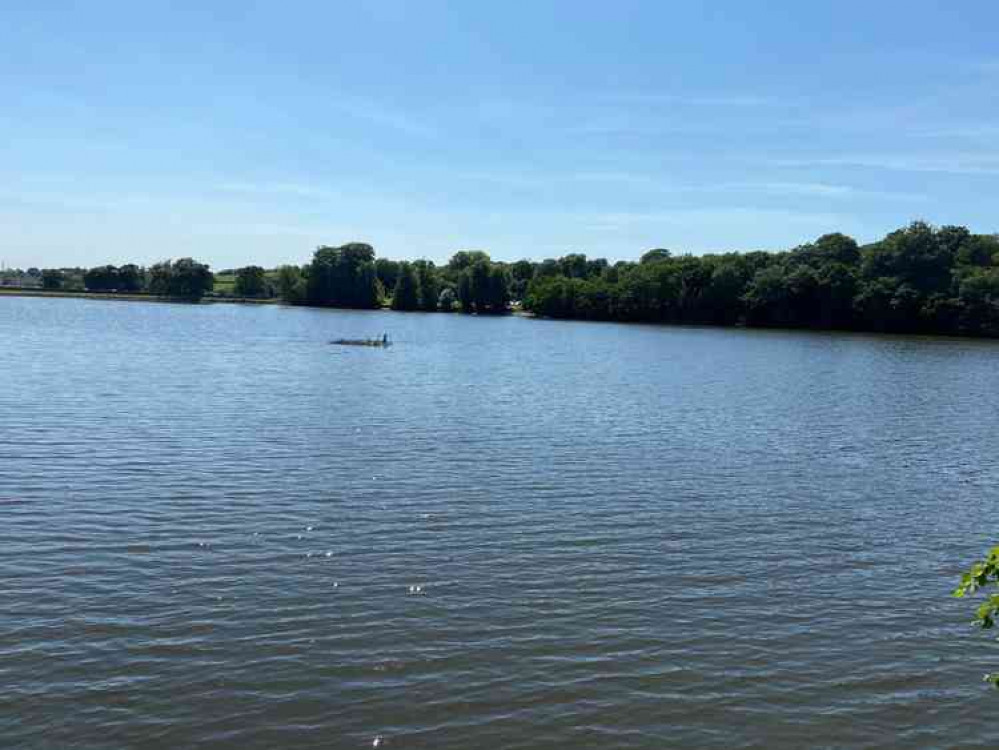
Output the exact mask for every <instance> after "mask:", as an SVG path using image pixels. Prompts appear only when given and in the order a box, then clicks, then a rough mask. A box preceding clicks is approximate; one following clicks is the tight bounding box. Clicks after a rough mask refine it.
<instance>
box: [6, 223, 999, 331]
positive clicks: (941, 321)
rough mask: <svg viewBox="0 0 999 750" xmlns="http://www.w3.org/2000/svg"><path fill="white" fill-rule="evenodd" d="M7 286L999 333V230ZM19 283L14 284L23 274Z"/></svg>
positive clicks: (368, 257) (194, 267)
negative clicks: (748, 247) (621, 254)
mask: <svg viewBox="0 0 999 750" xmlns="http://www.w3.org/2000/svg"><path fill="white" fill-rule="evenodd" d="M0 282H2V283H3V284H7V285H8V286H7V287H0V292H6V293H13V294H44V295H53V294H55V295H65V296H78V295H85V296H87V297H99V298H102V299H141V300H150V299H164V300H181V301H199V300H207V301H220V302H223V301H225V302H236V301H239V302H277V301H283V302H285V303H287V304H292V305H311V306H319V307H346V308H359V309H377V308H379V307H391V308H392V309H394V310H412V311H424V312H464V313H478V314H503V313H507V312H510V311H511V309H522V310H523V311H525V312H528V313H532V314H534V315H537V316H542V317H551V318H564V319H581V320H606V321H619V322H658V323H688V324H709V325H723V326H731V325H742V326H760V327H785V328H811V329H836V330H856V331H884V332H899V333H936V334H948V335H965V336H985V337H999V235H995V234H973V233H972V232H970V231H969V230H968V229H966V228H965V227H960V226H944V227H934V226H931V225H929V224H927V223H925V222H914V223H912V224H910V225H909V226H907V227H905V228H902V229H899V230H897V231H894V232H891V233H890V234H888V235H887V236H886V237H884V238H883V239H881V240H879V241H877V242H873V243H871V244H868V245H863V246H861V245H859V244H858V243H857V242H856V241H855V240H854V239H852V238H851V237H848V236H846V235H843V234H838V233H834V234H826V235H823V236H822V237H819V238H818V239H817V240H815V241H814V242H810V243H807V244H805V245H801V246H799V247H796V248H793V249H791V250H788V251H784V252H762V251H757V252H746V253H736V252H727V253H710V254H705V255H690V254H676V253H673V252H671V251H669V250H666V249H654V250H649V251H648V252H646V253H644V254H643V255H642V256H641V258H640V259H639V260H638V261H634V262H632V261H619V262H617V263H613V264H611V263H609V262H608V261H607V260H605V259H602V258H596V259H590V258H587V257H586V256H585V255H583V254H580V253H570V254H567V255H564V256H562V257H560V258H557V259H549V260H544V261H541V262H534V261H530V260H519V261H516V262H514V263H502V262H497V261H493V260H492V259H491V258H490V257H489V255H488V254H487V253H484V252H481V251H461V252H458V253H455V254H454V255H453V256H452V257H451V259H450V260H449V261H448V263H447V264H445V265H443V266H437V265H435V264H434V263H433V262H432V261H428V260H416V261H412V262H408V261H393V260H390V259H387V258H377V257H376V255H375V251H374V248H372V247H371V246H370V245H367V244H364V243H350V244H347V245H342V246H339V247H331V246H322V247H319V248H318V249H317V250H316V251H315V253H314V255H313V258H312V261H311V262H309V263H306V264H304V265H301V266H292V265H288V266H281V267H280V268H276V269H271V270H265V269H264V268H261V267H259V266H247V267H245V268H240V269H235V270H228V271H222V272H220V273H217V274H213V273H212V272H211V270H210V269H209V267H208V266H207V265H206V264H203V263H199V262H197V261H195V260H193V259H191V258H181V259H179V260H176V261H164V262H162V263H157V264H155V265H153V266H150V267H149V268H141V267H139V266H136V265H126V266H121V267H115V266H99V267H96V268H91V269H46V270H39V269H29V270H28V271H24V272H21V271H8V272H5V273H4V275H3V277H2V278H0ZM12 283H13V284H16V285H18V288H16V289H12V288H11V287H10V286H9V285H10V284H12Z"/></svg>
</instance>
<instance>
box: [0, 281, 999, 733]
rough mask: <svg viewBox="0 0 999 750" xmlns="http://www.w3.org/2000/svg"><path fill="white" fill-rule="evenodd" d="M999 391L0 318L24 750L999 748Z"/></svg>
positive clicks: (573, 347)
mask: <svg viewBox="0 0 999 750" xmlns="http://www.w3.org/2000/svg"><path fill="white" fill-rule="evenodd" d="M383 331H384V332H388V333H389V335H390V336H391V337H392V338H393V339H394V341H395V346H393V347H391V348H389V349H386V350H381V349H370V348H349V347H345V348H338V347H334V346H329V345H328V344H327V341H328V340H329V339H332V338H335V337H338V336H344V337H365V336H375V335H379V334H381V333H382V332H383ZM997 365H999V342H988V341H970V340H955V339H950V340H948V339H938V338H904V337H894V338H892V337H879V336H862V335H849V334H839V333H805V332H787V331H758V330H737V329H712V328H683V327H653V326H639V325H632V326H627V325H614V324H587V323H573V322H555V321H542V320H529V319H524V318H520V317H505V318H475V317H464V316H460V315H443V314H440V315H424V314H404V313H390V312H345V311H334V310H311V309H303V308H286V307H280V306H239V305H171V304H156V303H125V302H99V301H88V300H73V299H28V298H3V299H0V602H2V608H0V688H2V690H0V746H4V747H12V748H15V747H16V748H88V749H89V748H94V749H97V748H112V747H113V748H146V749H153V748H163V749H167V748H170V749H171V750H172V749H174V748H192V747H212V748H241V749H243V750H255V749H257V748H260V749H264V748H268V749H269V748H364V747H372V745H373V743H375V741H376V738H381V741H380V743H379V744H380V745H381V746H384V747H386V748H435V749H437V750H440V749H442V748H461V749H462V750H468V748H511V749H512V748H525V749H526V748H546V749H549V750H550V749H552V748H612V747H613V748H649V749H650V750H651V749H653V748H655V749H661V748H692V749H694V750H710V749H713V748H719V749H721V748H724V749H725V750H732V748H768V749H770V750H776V749H785V748H786V749H788V750H790V749H792V748H793V749H794V750H798V749H800V748H805V747H808V748H884V747H892V748H940V747H961V748H976V747H982V748H985V747H995V746H996V743H999V720H997V719H996V707H997V706H999V693H997V692H996V691H994V690H993V689H991V688H989V687H988V686H987V685H986V684H984V683H983V682H982V681H981V676H982V674H983V673H985V672H986V671H990V670H997V669H999V645H996V644H995V643H994V641H992V640H991V639H990V638H989V637H988V636H987V635H986V634H983V633H981V632H978V631H975V630H973V629H972V628H971V627H970V625H969V623H970V620H971V617H972V610H973V608H974V606H975V605H974V603H973V602H970V601H963V602H962V601H958V600H954V599H952V598H951V597H950V595H949V594H950V591H951V590H952V589H953V587H954V586H955V584H956V582H957V578H958V577H959V575H960V573H961V572H962V570H963V569H964V568H965V567H967V566H968V565H969V564H970V563H971V562H972V561H973V560H974V559H975V558H976V557H977V556H978V555H980V554H981V553H983V552H984V551H985V550H986V548H987V547H988V546H990V544H992V543H994V542H996V541H999V540H997V539H996V536H995V532H994V524H993V523H992V519H993V518H994V517H995V513H996V510H997V507H999V494H997V488H999V467H997V457H999V430H997V429H996V417H997V414H999V366H997Z"/></svg>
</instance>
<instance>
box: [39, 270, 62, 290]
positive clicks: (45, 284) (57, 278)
mask: <svg viewBox="0 0 999 750" xmlns="http://www.w3.org/2000/svg"><path fill="white" fill-rule="evenodd" d="M65 279H66V277H65V275H64V274H63V272H62V271H60V270H58V269H56V268H46V269H45V270H43V271H42V288H43V289H62V286H63V283H64V282H65Z"/></svg>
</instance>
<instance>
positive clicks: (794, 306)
mask: <svg viewBox="0 0 999 750" xmlns="http://www.w3.org/2000/svg"><path fill="white" fill-rule="evenodd" d="M997 262H999V239H997V238H996V237H995V236H994V235H975V234H972V233H971V232H970V231H968V230H967V229H965V228H964V227H942V228H940V229H936V228H934V227H932V226H930V225H929V224H926V223H924V222H915V223H913V224H911V225H909V226H908V227H905V228H903V229H900V230H898V231H896V232H892V233H891V234H889V235H888V236H887V237H885V238H884V239H883V240H881V241H879V242H876V243H873V244H871V245H868V246H867V247H863V248H861V247H859V246H858V245H857V243H856V241H854V240H853V239H852V238H850V237H847V236H846V235H843V234H827V235H823V236H822V237H819V238H818V239H817V240H816V241H815V242H813V243H809V244H806V245H802V246H800V247H797V248H794V249H793V250H790V251H788V252H781V253H763V252H752V253H745V254H736V253H728V254H724V255H703V256H699V257H694V256H691V255H679V256H677V255H673V254H672V253H670V252H669V251H666V250H662V249H657V250H650V251H649V252H647V253H645V254H644V255H643V256H642V258H641V260H640V261H639V262H638V263H628V262H619V263H616V264H614V265H613V266H609V265H605V264H600V265H599V271H597V269H598V267H597V266H596V264H595V262H594V261H586V265H587V267H588V268H587V271H586V272H585V273H583V272H582V267H583V264H582V262H581V259H580V258H579V257H577V256H565V257H563V258H560V259H558V260H548V261H543V262H542V263H539V264H538V265H537V266H535V272H534V276H533V279H532V280H531V282H530V283H529V284H528V287H527V292H526V294H525V295H524V306H525V308H526V309H528V310H530V311H533V312H535V313H536V314H539V315H546V316H551V317H568V318H586V319H596V320H621V321H629V320H642V321H659V322H676V323H714V324H724V325H732V324H736V323H743V324H746V325H758V326H790V327H809V328H844V329H862V330H877V331H919V332H941V333H962V334H973V335H988V336H996V335H999V283H997V281H999V266H997ZM591 266H592V269H591V268H590V267H591Z"/></svg>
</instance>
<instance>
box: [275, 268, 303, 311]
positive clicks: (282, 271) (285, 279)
mask: <svg viewBox="0 0 999 750" xmlns="http://www.w3.org/2000/svg"><path fill="white" fill-rule="evenodd" d="M277 287H278V294H279V295H280V296H281V299H282V300H284V301H285V302H287V303H288V304H289V305H301V304H304V303H305V301H306V296H307V291H308V290H307V287H306V280H305V275H304V274H303V273H302V269H300V268H299V267H298V266H281V267H280V268H278V270H277Z"/></svg>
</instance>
